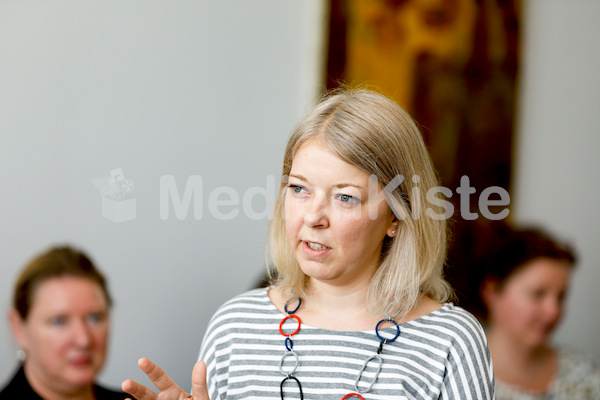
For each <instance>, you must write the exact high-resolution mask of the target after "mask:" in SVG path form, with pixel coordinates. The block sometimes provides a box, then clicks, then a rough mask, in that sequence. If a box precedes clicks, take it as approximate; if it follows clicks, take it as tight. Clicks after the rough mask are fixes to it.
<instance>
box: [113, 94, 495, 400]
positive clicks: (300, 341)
mask: <svg viewBox="0 0 600 400" xmlns="http://www.w3.org/2000/svg"><path fill="white" fill-rule="evenodd" d="M282 182H283V183H282V185H281V189H280V193H279V197H278V199H277V202H276V205H275V212H274V217H273V220H272V221H271V225H270V230H269V240H270V249H271V256H272V260H273V264H274V266H275V270H274V271H272V274H271V275H272V276H271V278H272V285H271V286H270V287H268V288H266V289H256V290H253V291H251V292H248V293H245V294H242V295H240V296H238V297H236V298H234V299H232V300H230V301H229V302H227V303H226V304H224V305H223V306H222V307H221V308H220V309H219V310H218V311H217V313H216V314H215V315H214V317H213V318H212V320H211V322H210V324H209V327H208V330H207V332H206V335H205V338H204V341H203V343H202V346H201V350H200V359H201V360H204V362H206V365H205V364H204V363H203V362H199V363H198V364H197V365H196V367H195V369H194V371H193V372H192V388H193V390H192V397H193V398H194V399H202V400H207V399H209V398H210V399H212V400H217V399H221V400H225V399H228V400H231V399H249V398H254V399H259V398H260V399H270V398H273V399H292V398H295V399H298V398H299V399H331V400H334V399H335V400H340V399H365V400H367V399H403V398H406V399H492V398H493V396H494V389H493V372H492V366H491V360H490V356H489V352H488V348H487V343H486V339H485V336H484V334H483V332H482V329H481V326H480V325H479V324H478V323H477V321H476V320H475V318H473V317H472V316H471V315H470V314H469V313H467V312H466V311H464V310H462V309H461V308H459V307H456V306H454V305H453V304H452V303H447V301H448V300H449V299H450V298H451V296H452V290H451V288H450V287H449V285H448V284H447V283H446V281H445V280H444V278H443V276H442V268H443V265H444V260H445V255H446V221H445V219H446V218H447V215H444V213H443V212H442V211H443V209H441V207H435V206H434V204H432V203H439V202H437V201H436V199H433V202H432V201H431V200H432V198H431V197H429V198H428V196H427V195H426V194H427V193H428V191H429V190H430V189H432V188H434V187H435V186H436V185H437V181H436V178H435V171H434V169H433V167H432V164H431V160H430V158H429V155H428V154H427V151H426V148H425V145H424V143H423V139H422V137H421V134H420V132H419V130H418V129H417V127H416V125H415V124H414V122H413V121H412V119H411V118H410V116H409V115H408V114H407V113H406V112H405V111H404V110H402V108H401V107H399V106H398V105H397V104H396V103H395V102H393V101H392V100H390V99H388V98H386V97H384V96H382V95H380V94H377V93H375V92H372V91H368V90H347V91H339V92H336V93H333V94H332V95H330V96H328V97H327V98H325V99H324V100H323V101H322V102H321V103H320V104H319V105H318V106H317V107H316V108H315V109H314V110H313V111H312V112H311V113H310V114H309V115H308V116H307V117H306V118H305V119H304V120H303V121H302V122H301V123H300V124H299V125H298V126H297V128H296V129H295V130H294V132H293V133H292V135H291V137H290V139H289V141H288V145H287V148H286V150H285V154H284V161H283V171H282ZM140 367H141V368H142V370H144V371H145V372H146V373H147V374H148V375H149V377H150V379H151V380H152V381H153V382H154V383H155V384H156V385H157V387H158V389H159V391H160V392H161V393H160V397H159V398H160V399H161V400H162V399H177V398H180V399H183V398H189V397H190V395H188V394H186V393H184V392H183V391H181V389H179V388H178V387H177V386H176V385H175V384H174V383H173V382H172V381H171V380H170V379H169V378H168V376H166V375H165V374H164V372H163V371H162V370H160V368H158V367H157V366H155V365H154V364H152V363H151V362H150V361H149V360H147V359H142V360H140ZM205 374H206V377H205ZM123 389H124V390H125V391H126V392H128V393H131V394H132V395H134V396H135V397H137V398H138V399H144V400H145V399H155V398H157V397H156V394H155V393H153V392H152V391H150V390H149V389H148V388H146V387H144V386H142V385H139V384H137V383H135V382H133V381H130V380H128V381H125V382H124V383H123Z"/></svg>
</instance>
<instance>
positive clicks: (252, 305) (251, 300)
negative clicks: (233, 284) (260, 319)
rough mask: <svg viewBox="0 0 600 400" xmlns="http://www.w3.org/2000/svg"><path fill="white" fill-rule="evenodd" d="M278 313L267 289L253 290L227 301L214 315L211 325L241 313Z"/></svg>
mask: <svg viewBox="0 0 600 400" xmlns="http://www.w3.org/2000/svg"><path fill="white" fill-rule="evenodd" d="M276 311H277V309H276V308H275V306H273V304H272V303H271V300H270V299H269V296H268V294H267V289H266V288H259V289H253V290H250V291H248V292H245V293H242V294H240V295H237V296H235V297H234V298H232V299H230V300H228V301H226V302H225V303H224V304H223V305H222V306H221V307H219V308H218V309H217V311H216V312H215V314H214V315H213V317H212V319H211V325H212V324H213V323H214V322H215V321H218V320H221V319H223V318H230V317H233V316H235V315H239V314H240V313H244V314H248V315H256V314H265V313H266V314H269V313H273V312H276Z"/></svg>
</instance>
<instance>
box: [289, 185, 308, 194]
mask: <svg viewBox="0 0 600 400" xmlns="http://www.w3.org/2000/svg"><path fill="white" fill-rule="evenodd" d="M288 187H289V188H290V189H291V190H292V191H293V192H294V193H304V192H306V189H304V188H303V187H302V186H298V185H288Z"/></svg>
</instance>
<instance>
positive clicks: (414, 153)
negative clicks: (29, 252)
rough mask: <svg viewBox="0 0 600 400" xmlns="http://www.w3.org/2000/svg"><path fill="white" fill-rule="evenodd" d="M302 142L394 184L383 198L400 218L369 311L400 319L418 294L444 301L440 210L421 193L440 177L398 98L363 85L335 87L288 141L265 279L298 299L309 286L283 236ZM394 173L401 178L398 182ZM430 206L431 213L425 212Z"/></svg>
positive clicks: (443, 227) (371, 291) (444, 241)
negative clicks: (290, 178) (291, 178)
mask: <svg viewBox="0 0 600 400" xmlns="http://www.w3.org/2000/svg"><path fill="white" fill-rule="evenodd" d="M308 140H318V142H319V143H320V144H322V145H324V146H325V147H327V148H328V149H329V151H331V152H332V153H333V154H335V155H336V156H337V157H339V158H340V159H341V160H343V161H345V162H347V163H348V164H351V165H354V166H356V167H358V168H360V169H362V170H363V171H365V172H367V173H368V174H369V175H374V176H375V177H376V178H377V182H378V183H379V185H380V188H382V189H383V188H385V187H387V186H388V184H390V183H391V185H390V188H393V187H395V189H394V190H393V191H389V190H388V191H385V198H386V200H387V203H388V205H389V206H390V208H391V209H392V211H393V212H394V214H395V216H396V218H398V220H400V223H399V225H398V234H397V235H395V236H394V237H393V238H391V237H388V236H386V237H385V239H384V242H383V244H382V254H381V258H380V263H379V266H378V268H377V270H376V271H375V273H374V275H373V277H372V279H371V283H370V286H369V290H368V294H367V306H368V308H369V311H370V312H372V313H374V314H386V315H387V316H391V315H394V314H396V313H399V315H400V316H401V317H402V316H405V315H406V314H407V313H408V312H409V311H410V310H412V309H413V308H414V307H416V306H417V305H418V303H419V301H420V299H421V295H426V296H429V297H431V298H432V299H434V300H436V301H438V302H445V301H448V300H449V299H450V298H451V297H452V296H453V292H452V289H451V287H450V285H449V284H448V283H447V282H446V281H445V280H444V277H443V266H444V262H445V259H446V244H447V238H446V220H445V218H443V217H440V216H441V214H440V209H439V208H436V207H432V205H428V204H427V203H426V198H425V193H427V192H428V190H429V189H430V188H433V187H435V186H437V185H438V181H437V178H436V173H435V171H434V168H433V164H432V162H431V159H430V157H429V154H428V153H427V149H426V148H425V143H424V142H423V137H422V136H421V133H420V131H419V129H418V128H417V126H416V124H415V122H414V121H413V120H412V118H411V117H410V116H409V115H408V114H407V113H406V112H405V111H404V110H403V109H402V108H401V107H400V106H399V105H398V104H397V103H395V102H394V101H393V100H390V99H389V98H387V97H385V96H383V95H381V94H379V93H376V92H373V91H370V90H366V89H341V90H336V91H334V92H331V93H330V94H328V95H326V96H325V97H324V99H323V100H322V101H321V102H320V103H319V104H318V105H317V106H316V107H315V108H314V109H313V110H312V111H311V112H310V113H309V114H308V115H307V116H306V117H305V118H304V120H302V121H301V122H300V123H299V124H298V126H297V127H296V128H295V130H294V131H293V132H292V134H291V136H290V138H289V141H288V143H287V147H286V149H285V154H284V159H283V171H282V184H281V188H280V192H279V196H278V198H277V201H276V203H275V209H274V213H273V219H272V220H271V223H270V225H269V234H268V235H269V237H268V243H269V248H270V252H271V258H272V261H273V266H274V269H271V270H270V271H269V274H270V279H271V284H274V285H277V286H279V287H281V288H282V289H283V290H291V292H292V293H293V294H294V295H296V296H302V295H303V294H305V291H306V288H307V282H308V277H307V276H306V275H304V273H303V272H302V270H301V269H300V266H299V264H298V262H297V260H296V259H295V257H294V254H293V252H292V250H291V248H290V246H289V245H288V242H287V239H286V232H285V220H284V215H285V214H284V207H285V194H286V188H287V176H288V175H289V173H290V170H291V168H292V160H293V158H294V155H295V154H296V152H297V151H298V149H300V147H301V146H302V145H303V144H304V143H306V142H307V141H308ZM398 177H400V178H401V179H402V182H401V183H400V185H399V186H398V185H397V183H398V181H399V180H398ZM394 178H396V179H395V180H394ZM392 180H394V182H392ZM396 186H397V187H396ZM428 207H429V208H432V211H434V213H437V217H431V216H429V215H430V214H431V212H430V211H428V212H427V213H425V210H426V209H427V208H428ZM425 214H427V215H425Z"/></svg>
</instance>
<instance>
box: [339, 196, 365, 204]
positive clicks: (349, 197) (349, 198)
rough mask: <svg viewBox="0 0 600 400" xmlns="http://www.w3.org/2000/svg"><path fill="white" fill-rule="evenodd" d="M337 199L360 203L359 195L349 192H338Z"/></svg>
mask: <svg viewBox="0 0 600 400" xmlns="http://www.w3.org/2000/svg"><path fill="white" fill-rule="evenodd" d="M336 197H337V199H338V200H339V201H341V202H342V203H359V202H360V199H359V198H358V197H354V196H350V195H349V194H338V195H337V196H336Z"/></svg>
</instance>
